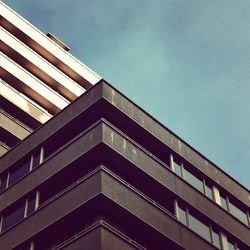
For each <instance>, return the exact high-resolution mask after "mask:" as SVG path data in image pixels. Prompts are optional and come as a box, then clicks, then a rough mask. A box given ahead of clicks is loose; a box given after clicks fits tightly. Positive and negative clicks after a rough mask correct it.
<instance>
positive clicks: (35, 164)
mask: <svg viewBox="0 0 250 250" xmlns="http://www.w3.org/2000/svg"><path fill="white" fill-rule="evenodd" d="M39 164H40V154H39V153H37V154H34V155H33V161H32V169H35V168H37V167H38V166H39Z"/></svg>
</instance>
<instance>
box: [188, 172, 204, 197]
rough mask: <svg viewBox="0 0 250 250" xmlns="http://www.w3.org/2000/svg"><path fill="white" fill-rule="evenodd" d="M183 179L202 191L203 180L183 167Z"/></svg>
mask: <svg viewBox="0 0 250 250" xmlns="http://www.w3.org/2000/svg"><path fill="white" fill-rule="evenodd" d="M184 176H185V180H186V181H187V182H188V183H189V184H191V185H192V186H193V187H195V188H196V189H198V190H199V191H201V192H202V193H204V190H203V182H202V180H200V179H198V178H197V177H196V176H194V175H193V174H191V173H190V172H189V171H187V170H186V169H185V168H184Z"/></svg>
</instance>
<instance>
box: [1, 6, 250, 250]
mask: <svg viewBox="0 0 250 250" xmlns="http://www.w3.org/2000/svg"><path fill="white" fill-rule="evenodd" d="M1 15H2V17H1V25H2V28H1V39H2V41H1V64H2V65H1V67H2V69H1V119H0V124H1V137H0V138H1V139H0V140H1V147H2V148H1V150H2V151H1V152H2V153H1V154H2V156H1V158H0V201H1V202H0V218H1V220H0V249H4V250H9V249H15V250H21V249H22V250H24V249H25V250H28V249H29V250H45V249H67V250H69V249H86V250H87V249H88V250H92V249H93V250H98V249H103V250H104V249H105V250H106V249H108V250H113V249H120V250H122V249H124V250H125V249H126V250H127V249H128V250H132V249H151V250H156V249H157V250H163V249H164V250H166V249H170V250H173V249H189V250H196V249H197V250H198V249H199V250H200V249H204V250H209V249H222V250H247V249H249V246H250V218H249V211H250V209H249V207H250V194H249V190H248V189H246V188H245V187H244V186H242V185H241V184H240V183H238V182H237V181H235V180H234V179H233V178H232V177H231V176H229V175H228V174H227V173H225V172H224V171H223V170H222V169H220V168H219V167H218V166H216V165H215V164H214V163H212V162H211V161H209V160H208V159H207V158H206V157H204V156H203V155H201V154H200V153H199V152H198V151H197V150H195V149H194V148H193V147H192V146H190V145H189V144H187V143H186V142H185V141H183V140H182V139H181V138H179V137H178V136H177V135H176V134H174V133H173V132H171V131H170V130H169V129H167V128H166V127H165V126H164V125H162V124H161V123H159V122H158V121H156V120H155V119H154V118H153V117H152V116H150V115H149V114H148V113H146V112H145V111H144V110H142V109H141V108H140V107H138V106H137V105H136V104H135V103H133V102H132V101H130V100H129V99H128V98H127V97H126V96H124V95H123V94H122V93H120V92H119V91H118V90H116V89H115V88H114V87H112V86H111V85H110V84H109V83H107V82H106V81H104V80H103V79H101V78H100V77H99V76H98V75H96V74H95V73H94V72H93V71H91V70H90V69H88V68H87V67H86V66H85V65H83V64H82V63H81V62H79V61H77V60H76V59H75V58H74V57H72V56H71V55H70V54H69V52H68V51H67V50H68V49H67V47H66V46H65V45H63V44H62V42H60V41H59V40H58V39H56V38H55V37H53V36H51V35H49V36H45V35H44V34H42V33H41V32H40V31H38V30H37V29H36V28H35V27H33V26H32V25H31V24H29V23H28V22H27V21H26V20H24V19H23V18H22V17H20V16H19V15H18V14H16V13H15V12H14V11H13V10H11V9H10V8H9V7H8V6H6V5H5V4H3V3H1ZM19 47H20V50H19ZM85 90H86V91H85ZM70 102H71V103H70ZM59 111H60V112H59ZM8 149H10V150H9V152H7V150H8Z"/></svg>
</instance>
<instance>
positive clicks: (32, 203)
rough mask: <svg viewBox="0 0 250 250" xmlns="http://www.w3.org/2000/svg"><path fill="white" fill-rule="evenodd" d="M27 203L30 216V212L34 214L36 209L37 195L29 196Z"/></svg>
mask: <svg viewBox="0 0 250 250" xmlns="http://www.w3.org/2000/svg"><path fill="white" fill-rule="evenodd" d="M27 205H28V207H27V214H26V216H29V215H30V214H32V213H33V212H34V211H35V207H36V196H35V195H33V196H31V197H30V198H28V202H27Z"/></svg>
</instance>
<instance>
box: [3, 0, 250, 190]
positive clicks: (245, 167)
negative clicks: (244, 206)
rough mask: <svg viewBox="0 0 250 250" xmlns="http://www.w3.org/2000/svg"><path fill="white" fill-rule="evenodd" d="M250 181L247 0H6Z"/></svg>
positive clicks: (244, 181) (249, 17) (249, 26)
mask: <svg viewBox="0 0 250 250" xmlns="http://www.w3.org/2000/svg"><path fill="white" fill-rule="evenodd" d="M4 2H5V3H7V4H8V5H9V6H10V7H11V8H13V9H14V10H15V11H17V12H18V13H19V14H20V15H22V16H24V17H25V18H26V19H28V20H29V21H30V22H31V23H32V24H34V25H35V26H36V27H38V28H39V29H41V30H42V31H43V32H44V33H47V32H51V33H52V34H54V35H55V36H57V37H58V38H59V39H60V40H62V41H63V42H64V43H65V44H67V45H68V46H69V47H70V48H71V53H72V54H73V55H75V56H76V57H77V58H78V59H80V60H81V61H83V62H84V63H85V64H86V65H88V66H89V67H90V68H91V69H93V70H94V71H95V72H96V73H98V74H99V75H101V76H102V77H103V78H104V79H105V80H107V81H108V82H110V83H111V84H112V85H113V86H115V87H116V88H117V89H119V90H120V91H121V92H123V93H124V94H125V95H126V96H128V97H129V98H130V99H132V100H133V101H134V102H135V103H137V104H138V105H139V106H141V107H142V108H143V109H145V110H146V111H148V112H149V113H150V114H152V115H153V116H154V117H155V118H156V119H158V120H159V121H160V122H162V123H163V124H164V125H166V126H167V127H168V128H169V129H171V130H172V131H173V132H175V133H176V134H177V135H179V136H180V137H181V138H183V139H184V140H185V141H186V142H188V143H189V144H191V145H192V146H193V147H194V148H196V149H197V150H198V151H200V152H201V153H202V154H204V155H205V156H206V157H208V159H210V160H211V161H213V162H214V163H215V164H217V165H218V166H219V167H220V168H222V169H223V170H225V171H226V172H228V173H229V174H230V175H232V176H234V178H235V179H236V180H238V181H239V182H240V183H242V184H243V185H245V186H247V187H248V188H249V187H250V1H249V0H238V1H235V0H220V1H218V0H154V1H153V0H95V1H93V0H70V1H69V0H42V1H41V0H22V1H18V0H5V1H4Z"/></svg>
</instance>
